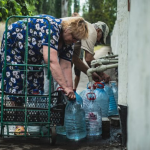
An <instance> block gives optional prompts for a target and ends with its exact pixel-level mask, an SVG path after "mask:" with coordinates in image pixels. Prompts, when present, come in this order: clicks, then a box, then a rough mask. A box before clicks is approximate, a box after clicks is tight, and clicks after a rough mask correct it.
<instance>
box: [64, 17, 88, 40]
mask: <svg viewBox="0 0 150 150" xmlns="http://www.w3.org/2000/svg"><path fill="white" fill-rule="evenodd" d="M62 28H63V30H65V29H69V30H70V31H71V33H72V34H73V36H74V37H75V38H77V39H78V40H81V39H86V38H88V26H87V23H86V22H85V20H84V19H83V18H82V17H68V18H67V19H66V20H63V21H62Z"/></svg>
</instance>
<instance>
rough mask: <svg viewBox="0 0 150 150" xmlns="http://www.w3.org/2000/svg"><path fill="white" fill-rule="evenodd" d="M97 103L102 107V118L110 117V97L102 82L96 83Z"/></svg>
mask: <svg viewBox="0 0 150 150" xmlns="http://www.w3.org/2000/svg"><path fill="white" fill-rule="evenodd" d="M95 86H96V89H95V95H96V99H95V101H96V102H97V104H98V105H99V106H100V108H101V111H102V117H108V108H109V97H108V95H107V93H106V92H105V90H104V84H102V83H100V82H96V83H95Z"/></svg>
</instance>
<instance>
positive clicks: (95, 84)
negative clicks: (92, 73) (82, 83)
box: [93, 82, 104, 89]
mask: <svg viewBox="0 0 150 150" xmlns="http://www.w3.org/2000/svg"><path fill="white" fill-rule="evenodd" d="M98 84H101V85H102V86H103V88H104V84H103V83H101V82H95V83H94V84H93V87H95V89H96V88H99V86H98Z"/></svg>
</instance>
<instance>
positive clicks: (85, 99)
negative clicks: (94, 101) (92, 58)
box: [79, 83, 94, 107]
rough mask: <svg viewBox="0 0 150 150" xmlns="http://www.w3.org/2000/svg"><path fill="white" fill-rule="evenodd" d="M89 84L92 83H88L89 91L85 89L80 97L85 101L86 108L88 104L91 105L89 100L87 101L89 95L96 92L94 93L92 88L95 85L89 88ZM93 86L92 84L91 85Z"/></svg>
mask: <svg viewBox="0 0 150 150" xmlns="http://www.w3.org/2000/svg"><path fill="white" fill-rule="evenodd" d="M89 84H90V83H88V84H87V89H84V90H83V91H82V92H81V93H80V94H79V95H80V97H81V98H82V100H83V107H86V106H87V105H88V103H89V100H88V99H87V96H86V95H87V93H90V92H92V93H93V92H94V91H93V89H91V87H92V86H93V85H91V86H89ZM91 84H92V83H91Z"/></svg>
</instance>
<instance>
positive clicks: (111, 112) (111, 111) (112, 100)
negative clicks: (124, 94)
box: [104, 84, 118, 116]
mask: <svg viewBox="0 0 150 150" xmlns="http://www.w3.org/2000/svg"><path fill="white" fill-rule="evenodd" d="M104 90H105V91H106V93H107V94H108V96H109V110H108V116H113V115H118V110H117V105H116V101H115V97H114V94H113V91H112V89H111V87H110V86H109V84H105V86H104Z"/></svg>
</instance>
